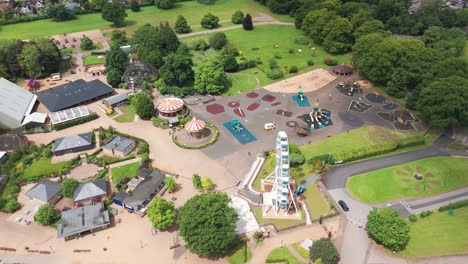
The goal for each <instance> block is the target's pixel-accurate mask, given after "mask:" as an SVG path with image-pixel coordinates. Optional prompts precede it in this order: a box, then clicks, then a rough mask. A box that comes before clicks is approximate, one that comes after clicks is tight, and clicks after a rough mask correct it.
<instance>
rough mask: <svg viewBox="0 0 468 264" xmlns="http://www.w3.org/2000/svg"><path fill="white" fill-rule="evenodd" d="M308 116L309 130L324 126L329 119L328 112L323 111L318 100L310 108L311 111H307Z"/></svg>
mask: <svg viewBox="0 0 468 264" xmlns="http://www.w3.org/2000/svg"><path fill="white" fill-rule="evenodd" d="M309 116H310V119H311V121H312V123H311V124H310V130H315V129H316V128H317V127H318V128H324V127H325V126H326V125H327V124H328V122H329V121H330V120H331V117H330V112H329V111H323V110H322V109H321V108H320V104H319V102H318V100H317V102H316V103H315V105H314V108H313V109H312V112H310V113H309Z"/></svg>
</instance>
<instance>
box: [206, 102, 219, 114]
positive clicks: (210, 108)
mask: <svg viewBox="0 0 468 264" xmlns="http://www.w3.org/2000/svg"><path fill="white" fill-rule="evenodd" d="M205 108H206V111H207V112H208V113H210V114H213V115H217V114H220V113H223V112H224V106H222V105H220V104H210V105H207V106H206V107H205Z"/></svg>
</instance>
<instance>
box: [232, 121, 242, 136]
mask: <svg viewBox="0 0 468 264" xmlns="http://www.w3.org/2000/svg"><path fill="white" fill-rule="evenodd" d="M231 125H232V128H233V129H234V131H236V133H240V132H241V131H242V127H241V126H240V122H239V120H237V119H235V118H233V119H232V120H231Z"/></svg>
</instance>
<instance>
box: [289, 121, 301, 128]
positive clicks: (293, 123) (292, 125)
mask: <svg viewBox="0 0 468 264" xmlns="http://www.w3.org/2000/svg"><path fill="white" fill-rule="evenodd" d="M298 125H299V124H298V123H297V122H296V121H288V122H286V126H287V127H297V126H298Z"/></svg>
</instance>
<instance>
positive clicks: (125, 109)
mask: <svg viewBox="0 0 468 264" xmlns="http://www.w3.org/2000/svg"><path fill="white" fill-rule="evenodd" d="M119 110H120V111H122V114H121V115H119V116H118V117H116V118H115V119H114V120H115V121H117V122H119V123H128V122H133V119H135V106H133V105H131V104H126V105H124V106H121V107H119Z"/></svg>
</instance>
